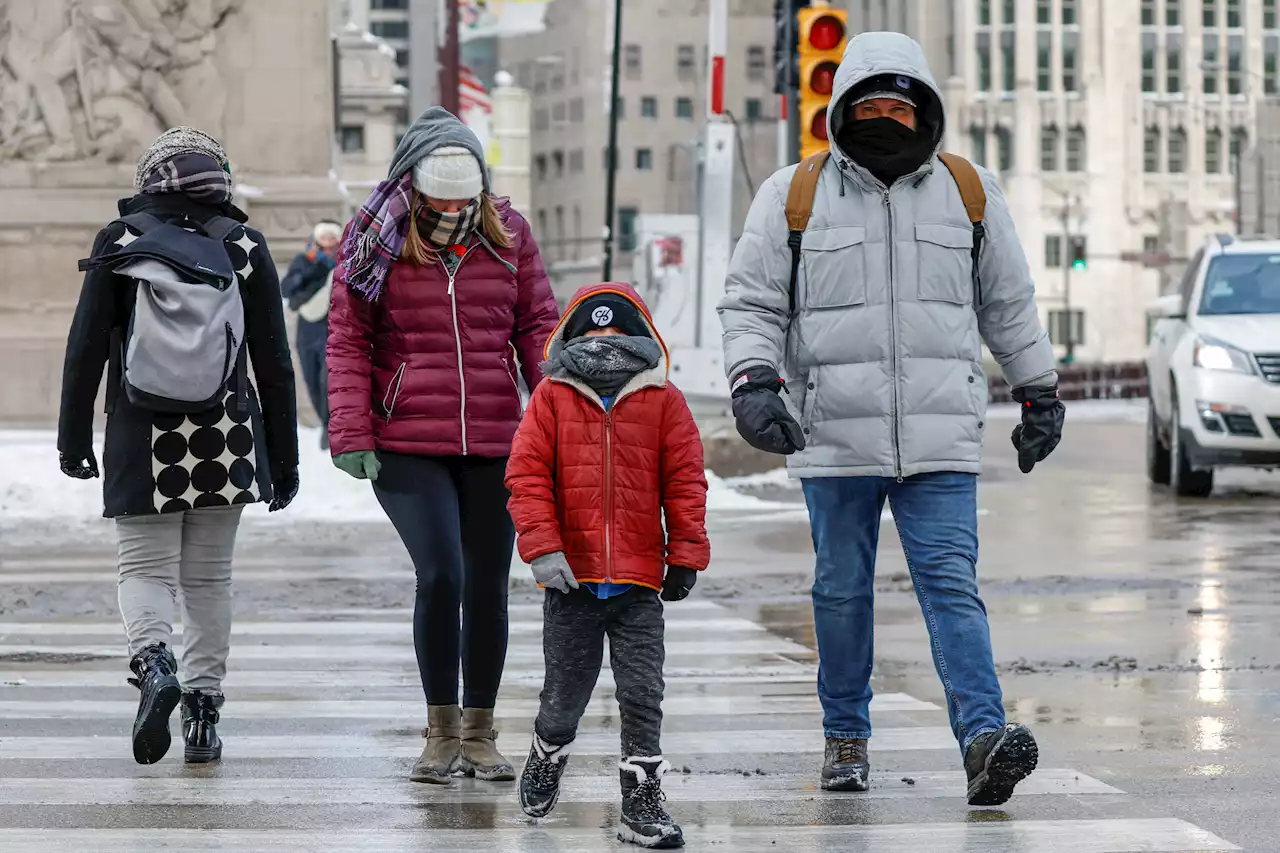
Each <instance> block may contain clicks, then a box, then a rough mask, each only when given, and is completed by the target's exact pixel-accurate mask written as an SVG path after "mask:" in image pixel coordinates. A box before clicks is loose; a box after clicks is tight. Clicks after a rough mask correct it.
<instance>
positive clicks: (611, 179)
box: [604, 0, 622, 281]
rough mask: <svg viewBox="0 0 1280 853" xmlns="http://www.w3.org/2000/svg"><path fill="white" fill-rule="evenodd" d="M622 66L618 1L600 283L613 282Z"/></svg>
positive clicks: (616, 5) (619, 0)
mask: <svg viewBox="0 0 1280 853" xmlns="http://www.w3.org/2000/svg"><path fill="white" fill-rule="evenodd" d="M621 65H622V0H614V2H613V68H612V70H611V74H612V80H610V83H609V171H608V174H607V175H606V177H605V190H604V281H612V280H613V247H614V235H613V214H614V205H615V204H616V199H617V188H618V86H619V76H618V72H619V70H620V67H621Z"/></svg>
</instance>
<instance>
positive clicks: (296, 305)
mask: <svg viewBox="0 0 1280 853" xmlns="http://www.w3.org/2000/svg"><path fill="white" fill-rule="evenodd" d="M341 240H342V226H341V225H339V224H338V223H337V222H334V221H332V220H328V219H326V220H322V221H320V222H318V223H316V227H315V229H314V230H313V231H312V234H311V242H310V243H309V244H307V248H306V249H305V250H304V251H302V252H299V253H298V255H297V256H296V257H295V258H294V259H293V262H292V263H291V264H289V271H288V272H286V273H285V276H284V279H283V280H282V281H281V282H280V289H281V290H282V291H283V292H284V298H285V299H287V300H289V307H290V308H291V309H292V310H294V311H297V312H298V334H297V343H298V361H299V362H300V364H301V365H302V378H303V379H304V380H305V381H306V383H307V393H308V395H309V396H310V397H311V405H312V406H313V407H314V408H315V410H316V417H318V418H319V419H320V449H322V450H328V449H329V370H328V367H327V366H326V365H325V347H326V345H327V344H328V341H329V295H330V293H331V291H332V289H333V269H334V266H335V265H336V263H337V260H336V259H337V255H338V243H339V242H340V241H341Z"/></svg>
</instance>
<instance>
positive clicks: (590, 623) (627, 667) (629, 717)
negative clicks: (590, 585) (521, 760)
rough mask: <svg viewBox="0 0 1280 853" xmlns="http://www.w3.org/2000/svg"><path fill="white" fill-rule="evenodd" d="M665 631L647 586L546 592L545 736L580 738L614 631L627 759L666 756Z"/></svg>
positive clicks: (613, 659)
mask: <svg viewBox="0 0 1280 853" xmlns="http://www.w3.org/2000/svg"><path fill="white" fill-rule="evenodd" d="M663 633H664V631H663V619H662V602H661V601H660V600H659V599H658V593H657V592H655V591H654V590H651V589H649V588H647V587H642V586H637V587H634V588H632V589H631V590H630V591H629V592H626V593H623V594H622V595H616V596H614V597H613V598H605V599H599V598H596V597H595V596H594V595H592V594H591V593H590V592H588V591H587V590H586V589H585V588H580V589H578V590H575V591H573V592H569V593H563V592H559V591H557V590H554V589H549V590H547V592H546V598H545V599H544V600H543V603H542V654H543V658H544V660H545V662H546V669H547V672H546V676H545V680H544V682H543V687H542V696H541V700H542V701H541V703H540V707H539V709H538V719H537V720H536V721H535V722H534V727H533V728H534V731H535V732H536V733H537V735H538V737H540V738H542V739H543V740H544V741H546V742H547V743H549V744H554V745H556V746H563V745H564V744H566V743H570V742H572V741H573V739H574V737H575V736H576V735H577V732H578V721H579V720H581V719H582V714H583V712H585V711H586V709H587V703H589V702H590V701H591V693H592V691H593V690H595V686H596V679H597V678H599V676H600V667H601V664H602V663H603V661H604V638H605V637H606V636H608V638H609V665H610V666H611V667H613V680H614V684H615V685H616V686H617V693H616V696H617V699H618V711H619V715H620V716H621V718H622V757H623V759H628V758H654V757H657V756H659V755H661V754H662V747H661V739H662V694H663V692H664V690H665V687H666V685H665V683H664V682H663V679H662V664H663V661H664V660H665V658H666V647H665V645H664V643H663Z"/></svg>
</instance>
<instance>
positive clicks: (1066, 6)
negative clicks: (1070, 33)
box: [1062, 0, 1079, 27]
mask: <svg viewBox="0 0 1280 853" xmlns="http://www.w3.org/2000/svg"><path fill="white" fill-rule="evenodd" d="M1078 23H1079V20H1078V19H1077V18H1076V0H1062V25H1063V26H1064V27H1074V26H1075V25H1076V24H1078Z"/></svg>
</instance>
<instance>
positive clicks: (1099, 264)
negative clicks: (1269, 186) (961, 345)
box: [947, 0, 1280, 361]
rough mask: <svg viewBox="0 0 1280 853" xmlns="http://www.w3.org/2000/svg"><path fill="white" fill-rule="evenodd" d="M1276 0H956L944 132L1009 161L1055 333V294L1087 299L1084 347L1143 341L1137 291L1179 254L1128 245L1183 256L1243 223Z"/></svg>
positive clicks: (1143, 298)
mask: <svg viewBox="0 0 1280 853" xmlns="http://www.w3.org/2000/svg"><path fill="white" fill-rule="evenodd" d="M1277 5H1278V3H1277V0H970V1H969V2H965V3H954V4H952V32H953V33H955V34H956V37H955V40H954V43H955V45H956V54H957V56H958V59H959V61H958V62H957V64H956V67H955V68H954V69H952V70H953V76H952V77H951V79H950V80H949V81H948V83H947V90H948V101H949V104H948V107H949V110H948V116H949V124H950V139H949V141H948V145H949V146H950V147H952V148H953V149H955V150H958V151H960V152H961V153H966V154H967V155H968V156H970V157H972V158H973V159H974V160H976V161H977V162H980V163H983V164H985V165H986V166H988V167H989V168H991V169H993V170H995V171H996V172H998V173H999V174H1000V175H1001V178H1002V183H1003V185H1004V188H1005V191H1006V193H1007V195H1008V196H1009V201H1010V205H1011V207H1012V210H1013V215H1014V220H1015V222H1017V225H1018V230H1019V235H1020V237H1021V238H1022V241H1023V243H1024V245H1025V246H1026V247H1027V254H1028V259H1029V261H1030V263H1031V268H1032V273H1033V275H1034V277H1035V279H1036V282H1037V291H1038V294H1039V301H1040V304H1041V309H1042V311H1044V312H1045V313H1046V315H1048V314H1050V312H1053V316H1051V317H1050V316H1046V320H1047V321H1048V322H1049V326H1050V328H1051V330H1053V331H1054V332H1055V333H1057V334H1058V337H1059V339H1060V340H1061V339H1062V337H1063V335H1065V333H1066V321H1065V315H1059V314H1057V312H1060V311H1066V310H1068V309H1070V310H1072V311H1083V312H1084V313H1083V330H1084V343H1083V345H1082V346H1079V347H1077V348H1076V357H1077V358H1078V359H1080V360H1095V359H1097V360H1112V361H1114V360H1126V359H1132V358H1139V357H1141V355H1142V353H1143V352H1144V350H1145V346H1146V322H1145V318H1144V314H1143V312H1144V309H1145V307H1146V305H1147V304H1148V303H1149V302H1150V300H1152V299H1153V298H1155V297H1156V296H1157V295H1158V294H1159V293H1160V290H1161V287H1162V281H1169V280H1171V279H1173V278H1174V277H1175V274H1176V272H1177V270H1176V265H1175V266H1173V267H1169V268H1165V269H1164V271H1163V272H1161V271H1157V270H1154V269H1149V268H1146V267H1144V266H1143V265H1142V264H1141V263H1137V262H1133V261H1126V260H1124V259H1123V257H1122V256H1124V255H1125V254H1126V253H1140V252H1144V251H1145V252H1149V253H1167V254H1169V255H1171V256H1172V257H1173V258H1174V259H1177V258H1186V257H1188V256H1189V255H1191V254H1192V253H1194V250H1195V248H1196V247H1198V246H1199V245H1200V244H1201V242H1202V241H1203V240H1204V239H1205V238H1206V237H1207V236H1209V235H1212V234H1214V233H1217V232H1231V231H1233V230H1234V229H1235V224H1234V214H1235V207H1236V203H1235V198H1236V181H1235V178H1234V174H1235V171H1236V164H1237V161H1238V158H1239V157H1240V155H1241V154H1242V153H1243V152H1244V151H1245V150H1246V148H1247V147H1248V146H1249V145H1250V144H1251V141H1252V140H1251V137H1252V134H1253V129H1254V128H1255V127H1256V125H1257V116H1258V110H1259V105H1260V104H1261V103H1262V102H1263V101H1264V99H1266V98H1268V97H1274V96H1276V95H1280V66H1278V64H1277V59H1278V57H1280V20H1278V18H1277V15H1278V12H1280V10H1278V9H1277ZM1073 243H1074V244H1076V245H1077V246H1079V247H1082V248H1083V249H1084V266H1083V269H1074V270H1072V269H1071V262H1072V260H1073V259H1074V253H1073ZM1060 351H1061V350H1060Z"/></svg>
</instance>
